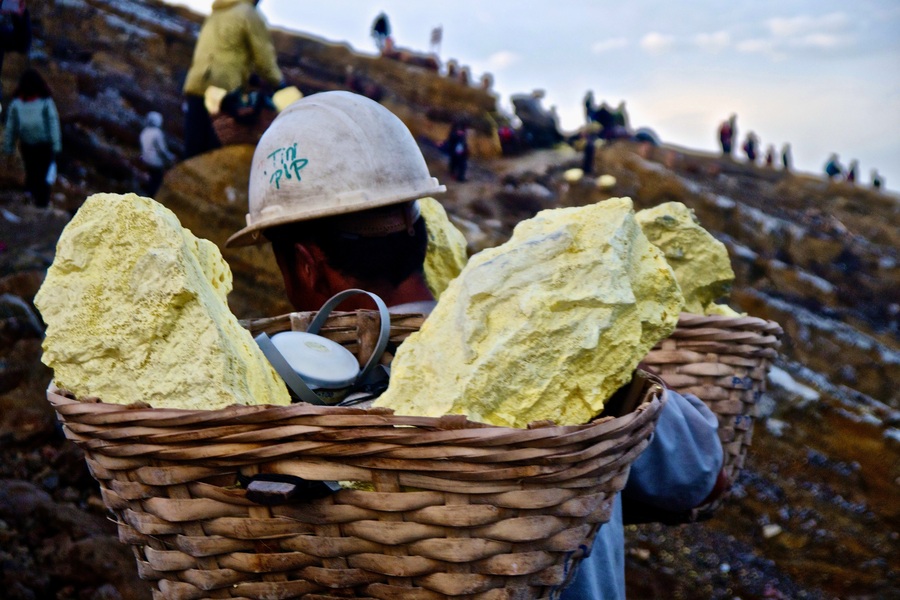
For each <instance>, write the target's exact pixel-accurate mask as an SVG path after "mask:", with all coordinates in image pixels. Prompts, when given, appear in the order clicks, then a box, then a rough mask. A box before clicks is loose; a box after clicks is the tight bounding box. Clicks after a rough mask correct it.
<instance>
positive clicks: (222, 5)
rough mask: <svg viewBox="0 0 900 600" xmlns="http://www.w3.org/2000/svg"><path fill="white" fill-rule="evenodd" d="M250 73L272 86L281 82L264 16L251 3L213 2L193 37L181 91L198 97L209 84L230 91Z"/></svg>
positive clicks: (238, 0)
mask: <svg viewBox="0 0 900 600" xmlns="http://www.w3.org/2000/svg"><path fill="white" fill-rule="evenodd" d="M254 72H255V73H256V74H257V75H259V76H260V77H261V78H262V79H263V80H265V81H267V82H269V83H271V84H273V85H277V84H278V83H280V82H281V81H282V75H281V70H280V69H279V68H278V61H277V58H276V56H275V46H274V45H273V44H272V36H271V35H270V33H269V28H268V25H267V24H266V20H265V17H263V16H262V14H261V13H260V12H259V11H258V10H256V6H255V5H254V4H253V0H216V1H215V2H213V5H212V13H211V14H210V15H209V16H208V17H207V18H206V21H204V22H203V27H202V28H201V29H200V35H199V36H198V37H197V46H196V47H195V48H194V58H193V62H192V63H191V68H190V70H189V71H188V74H187V78H186V79H185V82H184V92H185V93H186V94H191V95H196V96H202V95H203V94H205V93H206V88H208V87H209V86H211V85H214V86H216V87H220V88H222V89H224V90H228V91H231V90H234V89H236V88H239V87H242V86H245V85H246V84H247V80H248V79H249V77H250V74H251V73H254Z"/></svg>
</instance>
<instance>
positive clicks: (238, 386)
mask: <svg viewBox="0 0 900 600" xmlns="http://www.w3.org/2000/svg"><path fill="white" fill-rule="evenodd" d="M230 290H231V271H230V269H229V268H228V265H227V264H226V263H225V261H224V260H223V259H222V255H221V253H220V252H219V249H218V248H217V247H216V246H215V245H214V244H212V243H211V242H209V241H207V240H203V239H198V238H196V237H195V236H194V235H193V234H192V233H191V232H190V231H188V230H186V229H184V228H183V227H181V224H180V223H179V221H178V218H177V217H176V216H175V214H174V213H172V211H170V210H169V209H167V208H165V207H164V206H162V205H160V204H158V203H156V202H154V201H153V200H151V199H149V198H142V197H139V196H137V195H135V194H128V195H124V196H123V195H118V194H95V195H93V196H91V197H90V198H88V199H87V200H86V201H85V203H84V205H83V206H82V207H81V209H80V210H79V211H78V213H77V214H76V215H75V217H74V218H73V219H72V221H71V222H70V223H69V225H68V226H66V228H65V230H64V231H63V233H62V236H61V237H60V239H59V244H58V246H57V254H56V259H55V260H54V262H53V264H52V265H51V267H50V269H49V271H48V273H47V278H46V280H45V281H44V284H43V285H42V286H41V289H40V290H39V291H38V294H37V296H36V297H35V305H36V306H37V307H38V309H39V310H40V311H41V314H42V316H43V318H44V321H45V322H46V323H47V336H46V339H45V340H44V346H43V347H44V355H43V358H42V360H43V362H44V363H45V364H46V365H47V366H49V367H51V368H52V369H53V370H54V372H55V377H56V383H57V385H59V386H60V387H62V388H65V389H67V390H70V391H71V392H73V393H75V394H76V395H77V396H79V397H87V396H94V397H99V398H101V399H102V400H103V401H105V402H111V403H116V404H131V403H133V402H135V401H138V400H140V401H143V402H147V403H149V404H150V405H151V406H153V407H156V408H191V409H217V408H223V407H225V406H229V405H231V404H281V405H286V404H290V396H289V395H288V393H287V389H286V388H285V386H284V383H283V382H282V381H281V379H280V378H279V377H278V375H277V374H276V373H275V371H274V369H272V367H271V366H270V365H269V363H268V361H267V360H266V358H265V356H264V355H263V354H262V352H261V351H260V350H259V348H258V347H257V346H256V344H255V342H254V341H253V338H252V337H251V336H250V333H249V332H248V331H247V330H245V329H243V328H242V327H241V326H240V325H239V323H238V321H237V319H236V318H235V316H234V315H233V314H232V313H231V312H230V311H229V309H228V305H227V303H226V297H227V295H228V292H229V291H230Z"/></svg>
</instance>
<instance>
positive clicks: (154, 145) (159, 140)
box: [140, 111, 175, 197]
mask: <svg viewBox="0 0 900 600" xmlns="http://www.w3.org/2000/svg"><path fill="white" fill-rule="evenodd" d="M162 124H163V117H162V115H161V114H159V113H158V112H155V111H153V112H150V113H148V114H147V119H146V126H145V127H144V129H143V130H142V131H141V136H140V140H141V161H143V163H144V165H145V166H146V167H147V175H148V178H147V184H146V187H145V188H144V192H145V193H146V194H147V195H148V196H151V197H152V196H153V195H155V194H156V192H157V190H159V186H160V184H162V180H163V174H164V173H165V171H166V168H167V167H169V166H170V165H171V164H172V163H173V162H175V155H174V154H172V153H171V152H170V151H169V147H168V146H167V145H166V136H165V134H164V133H163V130H162Z"/></svg>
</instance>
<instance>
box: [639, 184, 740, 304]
mask: <svg viewBox="0 0 900 600" xmlns="http://www.w3.org/2000/svg"><path fill="white" fill-rule="evenodd" d="M637 220H638V223H640V225H641V229H643V231H644V234H645V235H646V236H647V238H648V239H649V240H650V241H651V242H652V243H653V244H654V245H655V246H657V247H658V248H659V249H660V250H662V251H663V253H664V254H665V256H666V260H667V261H668V263H669V265H671V267H672V269H673V270H674V271H675V277H677V278H678V283H679V284H680V285H681V291H682V293H683V294H684V310H685V311H687V312H691V313H696V314H701V315H702V314H707V310H708V309H709V311H710V312H712V313H716V311H723V310H724V309H719V308H714V307H712V304H713V302H714V301H715V300H717V299H719V298H722V297H723V296H727V295H728V294H729V293H730V292H731V286H732V284H733V283H734V271H732V270H731V260H730V259H729V258H728V249H727V248H726V247H725V244H723V243H722V242H720V241H719V240H717V239H716V238H714V237H713V236H712V235H711V234H710V233H709V232H708V231H706V230H705V229H703V227H702V226H701V225H700V221H699V220H698V219H697V217H696V215H694V211H693V210H691V209H690V208H688V207H687V206H685V205H684V204H682V203H681V202H666V203H664V204H660V205H659V206H655V207H653V208H648V209H645V210H642V211H638V213H637Z"/></svg>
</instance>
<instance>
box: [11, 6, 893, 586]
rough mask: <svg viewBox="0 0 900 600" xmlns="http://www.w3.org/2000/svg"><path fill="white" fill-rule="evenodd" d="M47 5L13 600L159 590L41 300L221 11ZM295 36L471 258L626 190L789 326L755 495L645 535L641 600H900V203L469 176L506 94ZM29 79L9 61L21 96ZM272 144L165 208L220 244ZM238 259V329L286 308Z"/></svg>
mask: <svg viewBox="0 0 900 600" xmlns="http://www.w3.org/2000/svg"><path fill="white" fill-rule="evenodd" d="M34 10H35V15H36V24H37V38H36V54H35V56H34V57H33V58H32V62H33V64H36V65H38V66H40V67H41V68H42V69H44V70H45V72H47V73H49V74H50V75H49V76H50V79H51V82H52V84H53V86H54V90H55V91H57V92H58V94H57V102H58V104H59V106H60V112H61V114H62V115H63V132H64V146H65V147H66V148H67V152H66V157H65V158H64V159H63V160H61V163H60V179H59V181H58V183H57V186H56V188H55V192H56V195H55V197H54V200H53V206H54V208H53V209H51V210H47V211H44V210H39V209H37V208H35V207H32V206H29V205H28V204H27V198H26V197H25V195H24V194H23V193H22V191H21V170H20V166H19V165H17V164H16V163H15V162H13V163H0V586H2V590H3V592H2V593H0V596H2V597H4V598H10V599H20V598H21V599H28V598H34V599H43V598H59V599H69V598H78V599H87V600H93V599H103V600H107V599H109V600H112V599H115V598H126V599H131V598H148V597H149V592H148V591H147V588H146V587H145V586H144V585H143V584H142V583H141V582H140V581H139V580H138V579H137V575H136V570H135V565H134V560H133V557H132V555H131V551H130V550H129V549H128V547H127V546H125V545H124V544H121V543H119V542H118V541H117V540H116V528H115V524H114V523H113V522H111V521H110V520H109V517H108V514H107V512H106V511H105V509H104V507H103V503H102V501H101V499H100V497H99V492H98V489H97V486H96V484H95V483H94V481H93V479H91V477H90V474H89V473H88V472H87V470H86V468H85V465H84V461H83V459H82V457H81V455H80V453H79V451H78V450H77V449H76V448H75V447H74V446H73V445H71V444H70V443H68V442H66V441H65V439H64V437H63V435H62V433H61V431H60V430H59V428H58V426H57V425H56V422H55V419H54V415H53V414H52V411H51V410H50V408H49V405H48V403H47V402H46V400H45V399H44V390H45V389H46V385H47V383H48V382H49V380H50V377H51V373H50V372H49V371H48V370H47V369H46V368H45V367H43V366H42V365H41V363H40V361H39V357H40V339H41V334H42V324H41V322H40V321H39V319H38V316H37V315H36V312H35V311H34V308H33V306H32V304H31V302H32V299H33V297H34V294H35V292H36V291H37V289H38V287H39V286H40V283H41V281H42V280H43V276H44V272H45V271H46V268H47V267H48V265H49V264H50V262H51V261H52V258H53V253H54V245H55V241H56V239H57V237H58V235H59V232H60V231H61V230H62V228H63V227H64V226H65V224H66V222H67V221H68V219H69V216H70V214H71V213H72V212H73V211H74V210H76V209H77V207H78V205H79V204H80V202H81V201H82V200H83V199H84V197H85V196H86V195H87V194H89V193H92V192H95V191H116V192H124V191H132V190H135V189H137V188H138V187H139V186H140V182H141V179H142V173H141V170H140V166H139V162H138V161H137V153H136V138H137V130H138V128H139V123H140V115H142V114H143V113H145V112H146V110H149V109H151V108H156V109H161V110H162V112H164V114H165V115H166V122H167V131H168V133H169V135H170V136H171V139H172V140H173V147H174V148H176V149H177V148H178V146H179V144H178V140H179V139H180V132H179V126H180V125H179V121H180V119H179V116H178V101H179V98H178V89H177V79H178V73H179V72H182V73H183V69H184V68H186V67H185V61H186V59H185V58H184V57H185V52H188V53H189V51H188V50H186V49H188V48H190V47H191V43H192V36H193V35H195V33H196V28H197V24H198V22H199V21H198V19H197V18H196V17H195V16H192V15H189V14H187V13H185V12H184V11H180V10H176V9H173V8H171V7H165V6H162V5H160V4H159V3H157V2H154V1H153V0H123V1H113V0H79V1H77V2H73V1H72V0H67V1H66V2H61V1H56V2H54V1H53V0H49V1H48V2H46V3H42V4H40V5H38V7H37V8H35V9H34ZM89 31H102V32H103V35H102V36H100V38H102V43H98V45H97V46H96V47H91V48H90V49H88V48H85V47H84V46H83V45H82V43H81V42H80V41H79V40H81V39H83V38H84V36H85V35H86V33H85V32H89ZM277 45H278V47H279V53H280V60H282V62H283V63H285V64H289V65H294V66H291V67H288V68H287V70H288V72H289V73H290V74H291V76H292V77H294V78H296V79H295V80H296V81H297V82H298V83H299V84H300V85H301V89H303V90H304V92H305V93H312V92H315V91H318V90H323V89H340V88H342V87H343V86H344V85H345V84H346V83H347V82H346V80H345V73H346V67H347V65H350V66H352V67H353V69H355V72H356V73H357V76H358V77H361V78H363V77H364V78H365V79H366V81H367V82H368V83H369V84H371V85H370V87H371V86H375V87H374V88H372V89H376V88H377V90H378V91H379V93H380V94H381V95H382V96H383V101H384V102H385V103H386V104H387V105H388V106H390V107H391V108H392V110H395V111H396V112H397V113H398V114H400V115H401V116H402V118H404V120H405V122H407V124H408V125H409V126H410V128H411V129H412V130H413V131H414V133H415V134H416V136H417V138H418V139H420V141H421V142H422V148H423V152H424V153H425V155H426V158H427V160H428V162H429V166H430V168H431V170H432V172H433V173H434V174H435V175H436V176H437V177H438V178H439V179H441V180H442V181H446V182H447V183H448V188H449V190H448V193H447V194H445V195H444V196H443V197H442V198H441V201H442V203H443V204H444V205H445V207H446V208H447V210H448V212H449V214H450V215H451V218H452V219H453V220H454V222H455V223H456V224H457V225H458V227H459V228H460V229H461V230H462V231H463V232H464V233H465V235H466V238H467V240H468V242H469V247H470V251H472V252H475V251H478V250H480V249H483V248H486V247H490V246H494V245H496V244H498V243H501V242H502V241H504V240H505V239H506V238H507V237H508V236H509V234H510V232H511V230H512V228H513V226H514V225H515V223H517V222H518V221H520V220H522V219H524V218H528V217H530V216H532V215H533V214H534V213H535V212H537V211H538V210H541V209H544V208H553V207H557V206H574V205H580V204H586V203H589V202H596V201H598V200H602V199H605V198H608V197H613V196H630V197H632V198H633V199H634V201H635V204H636V206H637V207H639V208H643V207H646V206H651V205H654V204H657V203H660V202H664V201H668V200H678V201H681V202H684V203H685V204H687V205H688V206H691V207H692V208H693V209H694V210H695V212H696V214H697V215H698V217H699V218H700V220H701V222H702V223H703V224H704V226H705V227H707V229H709V230H710V231H711V232H713V233H714V234H715V235H716V236H717V237H718V238H719V239H721V240H722V241H723V242H725V244H726V245H727V246H728V248H729V251H730V253H731V256H732V262H733V265H734V268H735V272H736V274H737V277H738V280H737V283H736V286H735V291H734V293H733V295H732V298H731V300H732V305H733V306H734V307H735V308H738V309H740V310H744V311H747V312H749V313H750V314H752V315H755V316H760V317H763V318H767V319H773V320H776V321H778V322H779V323H781V324H782V326H783V327H784V329H785V336H784V339H783V345H782V348H781V356H780V358H779V360H778V361H777V363H776V365H775V368H774V369H773V370H772V373H771V374H770V380H769V393H768V394H767V396H766V397H765V398H764V400H763V401H762V402H761V405H760V411H761V412H760V418H759V420H758V421H757V423H756V427H755V434H754V442H753V445H752V447H751V451H750V455H749V457H748V463H747V466H746V468H745V470H744V471H743V474H742V476H741V479H740V480H739V481H738V482H737V485H736V487H735V490H734V494H733V496H732V498H731V499H730V500H729V501H728V502H727V503H726V504H725V505H724V506H723V507H722V508H721V509H720V510H719V512H718V513H717V514H716V515H715V516H714V517H713V518H712V519H711V520H709V521H706V522H703V523H696V524H689V525H682V526H677V527H675V526H663V525H634V526H629V528H628V532H627V535H628V546H627V577H628V589H629V597H630V598H684V599H692V600H693V599H697V600H699V599H706V598H716V599H719V598H722V599H733V598H742V599H744V600H747V599H753V598H810V599H819V598H821V599H829V600H830V599H832V598H841V599H855V600H862V599H882V598H884V599H890V598H900V540H898V532H900V502H898V497H900V494H898V492H900V413H898V410H900V392H898V391H897V388H896V386H895V385H894V383H895V382H896V381H898V380H900V377H898V376H900V367H898V365H900V334H898V315H900V243H898V242H900V234H898V232H900V200H898V198H897V197H896V196H895V195H890V194H883V193H876V192H874V191H872V190H868V189H864V188H861V187H852V186H849V185H845V184H834V183H832V184H829V183H828V182H826V181H824V180H822V179H820V178H817V177H811V176H806V175H802V174H784V173H781V172H780V171H773V170H770V169H764V168H760V167H754V166H750V165H746V164H744V163H741V162H738V161H731V160H722V159H720V158H718V157H714V156H708V155H703V154H701V153H695V152H690V151H687V150H685V149H680V148H676V147H672V146H664V147H663V148H656V149H654V148H648V147H642V146H636V145H632V144H628V143H622V144H615V145H612V146H608V147H604V148H602V149H600V151H598V153H597V157H596V161H595V165H594V166H595V173H597V174H610V175H612V176H614V177H615V183H614V184H612V185H608V186H604V187H602V188H601V187H598V185H597V183H598V180H597V179H595V178H592V177H584V178H582V179H580V180H578V181H573V180H570V179H571V178H570V179H567V178H566V177H564V174H565V172H566V170H567V169H570V168H572V167H574V166H578V165H580V162H581V161H580V153H579V149H578V148H577V147H575V148H573V147H570V146H565V145H564V146H561V147H559V148H555V149H545V150H540V151H533V152H528V153H526V154H524V155H520V156H516V157H502V156H499V155H498V154H497V152H496V151H495V148H494V147H493V146H492V138H491V136H490V135H489V131H488V132H487V133H484V132H480V133H477V135H476V139H477V141H478V144H477V151H476V157H475V158H474V159H473V161H472V164H471V168H470V177H469V181H467V182H466V183H464V184H459V183H456V182H453V181H451V180H450V178H449V177H448V175H447V169H446V164H445V157H444V156H443V155H442V154H441V153H440V152H439V151H438V150H437V148H436V143H437V142H438V141H440V139H442V136H443V135H444V133H445V131H446V128H447V126H448V124H449V121H450V120H452V118H453V117H454V116H456V115H459V114H465V115H469V116H473V118H474V120H475V121H476V122H477V123H486V122H489V119H488V118H487V115H488V112H486V111H485V109H484V106H485V104H484V102H486V100H485V94H483V93H481V92H480V91H477V90H469V89H463V90H460V89H457V87H458V86H454V85H452V84H449V83H448V82H446V81H444V80H441V78H440V77H439V76H437V75H435V74H433V73H430V72H420V71H421V70H418V71H417V70H410V68H409V67H406V66H403V65H399V64H394V63H392V62H388V63H385V62H384V61H379V60H378V59H372V58H370V57H360V56H355V55H353V54H352V53H351V52H350V51H349V50H348V49H347V48H346V47H343V46H330V45H327V44H322V43H320V42H315V41H314V40H310V39H309V38H304V37H302V36H292V35H288V34H279V36H278V40H277ZM163 59H165V60H163ZM9 65H12V66H9ZM21 66H22V65H17V63H16V58H15V57H14V56H13V57H7V67H6V68H5V69H4V79H3V84H4V89H9V88H8V86H10V85H11V81H10V75H9V73H10V72H11V71H10V69H12V70H13V71H14V70H15V69H17V68H21ZM149 81H152V82H153V83H154V85H153V86H149V84H148V82H149ZM158 82H160V83H158ZM157 83H158V84H157ZM141 86H143V88H146V89H152V93H149V92H148V93H144V92H142V87H141ZM417 90H427V93H425V92H422V91H417ZM488 99H489V98H488ZM251 154H252V148H249V147H237V146H235V147H229V148H225V149H223V150H221V151H218V152H216V153H211V154H208V155H203V156H200V157H197V158H195V159H193V160H191V161H187V162H183V163H181V164H179V165H177V166H176V167H174V168H173V169H172V170H171V171H170V172H169V173H168V175H167V178H166V182H165V184H164V187H163V189H161V190H160V193H159V194H158V196H157V199H158V200H159V201H160V202H162V203H164V204H166V205H167V206H169V207H170V208H171V209H172V210H174V211H175V212H176V214H178V216H179V218H180V219H181V220H182V222H183V223H184V225H185V226H187V227H189V228H191V229H192V230H193V231H194V232H195V233H196V234H197V235H199V236H202V237H205V238H207V239H210V240H212V241H214V242H216V243H218V244H219V245H221V243H222V242H224V239H225V238H227V236H228V235H229V234H230V233H231V232H233V231H234V230H236V229H238V228H239V227H240V225H241V224H242V223H243V213H244V212H245V211H246V189H247V174H248V171H249V158H250V156H251ZM225 256H226V259H227V260H228V261H229V264H230V265H231V266H232V269H233V271H234V275H235V291H234V292H233V293H232V296H231V297H230V303H231V305H232V309H233V310H234V312H235V313H236V314H237V315H238V316H240V317H250V316H263V315H274V314H281V313H283V312H285V311H286V310H287V306H286V303H285V302H284V300H283V297H284V296H283V290H282V289H281V284H280V278H279V277H278V275H277V273H276V272H275V268H274V265H273V264H272V260H271V258H270V257H269V255H268V254H267V253H266V252H265V251H264V250H259V251H257V250H241V251H226V252H225Z"/></svg>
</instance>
